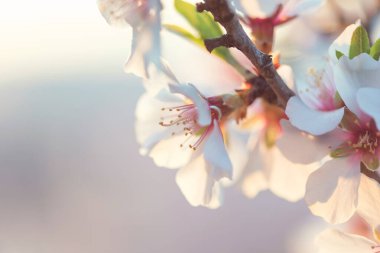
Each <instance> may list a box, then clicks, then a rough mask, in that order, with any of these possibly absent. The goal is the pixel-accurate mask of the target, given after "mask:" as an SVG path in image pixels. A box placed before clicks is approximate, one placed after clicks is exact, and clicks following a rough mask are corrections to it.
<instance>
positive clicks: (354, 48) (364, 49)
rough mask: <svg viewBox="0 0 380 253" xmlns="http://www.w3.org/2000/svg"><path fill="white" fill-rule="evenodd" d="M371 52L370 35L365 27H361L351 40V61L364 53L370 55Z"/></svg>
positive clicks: (356, 30)
mask: <svg viewBox="0 0 380 253" xmlns="http://www.w3.org/2000/svg"><path fill="white" fill-rule="evenodd" d="M369 52H370V44H369V38H368V33H367V31H366V30H365V28H364V27H363V26H359V27H358V28H356V29H355V31H354V33H353V34H352V38H351V46H350V53H349V57H350V59H352V58H354V57H356V56H358V55H359V54H362V53H367V54H369Z"/></svg>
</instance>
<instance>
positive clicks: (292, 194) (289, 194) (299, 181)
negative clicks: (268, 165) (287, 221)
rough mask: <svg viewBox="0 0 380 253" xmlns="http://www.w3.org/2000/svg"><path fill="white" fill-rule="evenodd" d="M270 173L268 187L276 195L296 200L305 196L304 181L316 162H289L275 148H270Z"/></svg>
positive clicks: (315, 166) (292, 200) (314, 167)
mask: <svg viewBox="0 0 380 253" xmlns="http://www.w3.org/2000/svg"><path fill="white" fill-rule="evenodd" d="M270 156H271V159H273V161H274V163H273V165H272V173H271V175H270V180H269V184H270V186H269V188H270V189H271V191H272V192H273V193H274V194H276V195H277V196H279V197H281V198H283V199H285V200H288V201H291V202H296V201H298V200H300V199H302V198H303V197H304V196H305V189H306V181H307V178H308V177H309V175H310V173H311V172H313V171H314V170H315V169H317V164H311V165H304V164H296V163H292V162H290V161H289V160H288V159H286V158H285V157H284V156H283V155H282V154H281V152H280V151H279V150H278V149H277V148H276V147H273V148H271V153H270Z"/></svg>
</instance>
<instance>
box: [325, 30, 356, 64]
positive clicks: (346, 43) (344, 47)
mask: <svg viewBox="0 0 380 253" xmlns="http://www.w3.org/2000/svg"><path fill="white" fill-rule="evenodd" d="M359 25H360V23H356V24H352V25H349V26H348V27H346V29H344V31H343V32H342V33H341V34H340V35H339V37H338V38H337V39H336V40H335V41H334V42H333V44H332V45H331V46H330V48H329V56H330V59H331V60H332V61H333V62H335V63H336V62H338V58H337V57H336V51H339V52H341V53H343V54H344V55H348V53H349V50H350V45H351V38H352V34H353V33H354V31H355V29H356V28H358V27H359Z"/></svg>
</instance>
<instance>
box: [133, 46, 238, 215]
mask: <svg viewBox="0 0 380 253" xmlns="http://www.w3.org/2000/svg"><path fill="white" fill-rule="evenodd" d="M192 50H194V51H195V53H194V55H196V52H198V53H201V55H202V56H204V57H203V58H202V59H203V62H202V63H200V64H199V65H197V66H194V68H193V72H192V74H193V75H191V76H189V75H188V72H187V71H183V69H182V71H180V72H181V73H182V74H181V76H182V77H189V78H190V79H191V78H192V79H191V80H192V81H194V82H196V83H197V84H198V85H197V88H195V86H194V85H192V84H180V83H179V82H178V81H176V78H175V77H174V75H170V71H168V70H167V71H165V73H166V74H168V73H169V78H168V79H169V80H170V82H171V83H175V84H170V85H169V86H166V85H164V86H162V88H161V89H160V90H159V91H158V92H157V91H156V89H153V90H152V89H148V90H147V91H146V93H145V94H144V95H143V96H142V97H141V99H140V101H139V103H138V105H137V111H136V117H137V124H136V135H137V139H138V142H139V143H140V144H141V149H140V153H141V154H143V155H149V156H150V157H151V158H152V159H153V160H154V162H155V164H156V165H157V166H160V167H166V168H173V169H177V168H179V171H178V172H177V176H176V182H177V184H178V186H179V187H180V189H181V191H182V193H183V194H184V195H185V197H186V199H187V200H188V201H189V202H190V204H191V205H193V206H199V205H202V206H206V207H209V208H216V207H218V206H219V205H220V204H221V196H222V195H221V189H220V188H221V184H220V182H219V181H220V180H221V179H222V178H226V179H228V178H232V174H233V167H232V164H231V160H230V158H229V157H230V155H229V153H228V150H226V145H225V142H226V141H225V138H224V136H225V135H226V133H225V132H226V127H225V126H226V124H227V121H228V120H229V119H230V117H235V116H234V113H235V112H234V111H235V105H234V104H235V103H237V104H238V105H239V106H240V105H241V102H239V96H238V95H237V94H236V93H235V89H240V88H241V85H242V83H243V79H242V77H241V76H240V75H238V74H237V72H235V71H234V69H233V68H232V67H230V66H229V65H228V64H226V63H225V62H223V61H222V60H220V59H218V58H216V57H214V56H212V55H209V54H206V52H204V51H203V50H201V49H199V48H196V47H192V48H189V49H188V51H192ZM170 57H173V56H170ZM203 64H206V65H210V66H212V67H215V68H216V69H215V71H216V72H215V73H219V71H223V72H224V73H225V75H224V76H223V79H221V78H220V75H218V74H215V75H214V74H210V72H209V71H208V70H209V69H205V68H204V67H203ZM206 65H205V66H206ZM175 67H177V66H175ZM180 70H181V69H180ZM211 73H213V72H211ZM186 75H188V76H186ZM205 76H207V78H205ZM202 79H203V80H202ZM220 85H221V86H220ZM198 89H199V90H198ZM219 92H222V95H220V93H219ZM206 94H207V95H206Z"/></svg>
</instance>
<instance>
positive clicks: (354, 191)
mask: <svg viewBox="0 0 380 253" xmlns="http://www.w3.org/2000/svg"><path fill="white" fill-rule="evenodd" d="M360 175H361V174H360V164H359V162H352V161H351V160H350V159H347V158H337V159H332V160H330V161H328V162H326V163H325V164H324V165H323V166H322V167H321V168H320V169H318V170H316V171H315V172H313V173H312V174H311V175H310V177H309V179H308V181H307V184H306V195H305V200H306V203H307V204H308V206H309V209H310V210H311V212H312V213H313V214H314V215H316V216H320V217H322V218H324V219H325V220H326V221H327V222H329V223H332V224H338V223H343V222H346V221H347V220H349V219H350V218H351V216H352V215H353V214H354V213H355V211H356V207H357V205H358V189H359V183H360Z"/></svg>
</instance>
